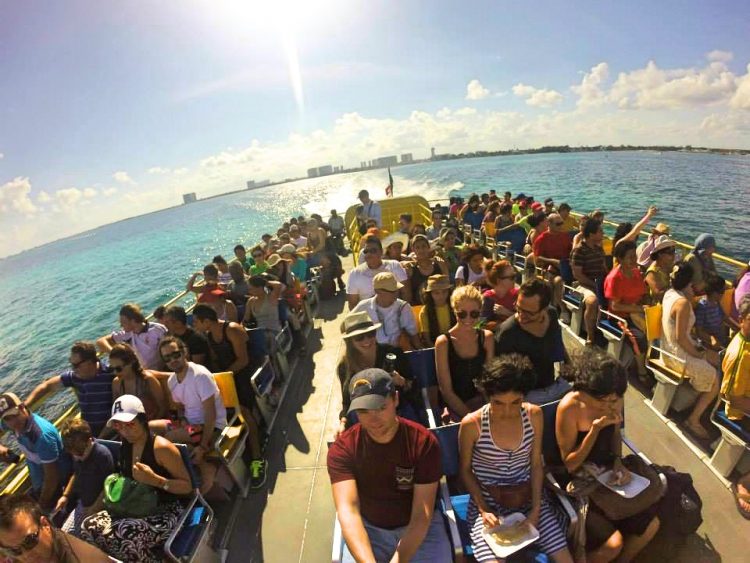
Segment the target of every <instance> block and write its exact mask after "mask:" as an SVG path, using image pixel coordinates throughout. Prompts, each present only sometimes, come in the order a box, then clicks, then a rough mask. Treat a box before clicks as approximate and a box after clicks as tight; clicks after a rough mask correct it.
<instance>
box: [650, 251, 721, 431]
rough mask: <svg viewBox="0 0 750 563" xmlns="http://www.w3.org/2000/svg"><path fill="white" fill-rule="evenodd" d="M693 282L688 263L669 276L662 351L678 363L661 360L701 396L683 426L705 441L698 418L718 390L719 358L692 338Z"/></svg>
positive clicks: (680, 265)
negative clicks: (683, 376) (717, 369)
mask: <svg viewBox="0 0 750 563" xmlns="http://www.w3.org/2000/svg"><path fill="white" fill-rule="evenodd" d="M694 279H695V276H694V273H693V269H692V267H691V266H690V265H689V264H687V263H685V262H682V263H680V264H677V266H676V267H675V270H674V272H673V273H672V288H671V289H669V290H667V292H666V293H665V294H664V299H663V301H662V307H663V310H662V315H661V326H662V335H663V336H662V340H661V344H662V348H663V349H664V351H665V352H668V353H669V354H671V355H673V356H676V357H677V358H679V359H680V361H678V360H675V359H673V358H672V357H671V356H669V355H666V354H665V355H663V357H662V360H663V361H664V364H665V365H666V366H667V367H668V368H670V369H672V370H674V371H676V372H677V373H683V372H684V373H685V375H686V376H687V377H688V378H689V379H690V385H692V386H693V388H694V389H695V390H696V391H698V392H699V393H700V395H699V396H698V400H697V401H696V402H695V406H694V407H693V410H692V411H691V412H690V415H689V416H688V418H687V419H686V420H685V422H684V425H685V428H686V429H687V430H688V431H689V432H691V433H692V434H694V435H695V436H696V437H698V438H700V439H702V440H707V439H708V438H709V437H710V436H709V434H708V432H706V429H705V428H703V425H702V424H701V416H702V415H703V412H704V411H705V410H706V409H707V408H708V407H709V406H711V405H712V404H713V402H714V400H715V399H716V395H717V394H718V391H719V385H718V379H717V375H716V367H715V366H718V358H717V357H716V356H715V355H713V356H707V353H706V350H705V349H704V348H703V347H702V346H700V345H699V344H697V343H696V342H695V341H694V340H693V338H692V337H691V333H692V331H693V326H694V325H695V313H694V312H693V307H692V303H691V301H692V299H693V285H692V282H693V280H694ZM709 360H711V361H713V362H714V365H712V364H711V363H709Z"/></svg>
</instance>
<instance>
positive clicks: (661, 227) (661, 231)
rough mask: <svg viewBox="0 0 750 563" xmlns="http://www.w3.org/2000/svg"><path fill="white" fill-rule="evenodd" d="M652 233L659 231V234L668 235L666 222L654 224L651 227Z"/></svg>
mask: <svg viewBox="0 0 750 563" xmlns="http://www.w3.org/2000/svg"><path fill="white" fill-rule="evenodd" d="M651 232H652V233H659V234H660V235H668V234H669V225H667V224H666V223H657V224H656V226H655V227H654V228H653V229H651Z"/></svg>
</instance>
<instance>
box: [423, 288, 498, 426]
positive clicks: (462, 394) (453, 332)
mask: <svg viewBox="0 0 750 563" xmlns="http://www.w3.org/2000/svg"><path fill="white" fill-rule="evenodd" d="M451 307H453V311H454V313H455V314H456V318H457V321H456V324H455V325H454V326H453V327H452V328H451V329H450V330H449V331H448V332H446V333H445V334H441V335H440V336H439V337H438V338H437V340H436V341H435V364H436V367H437V379H438V386H439V388H440V394H441V395H442V397H443V401H444V402H445V403H446V405H447V407H448V415H449V417H450V418H451V419H452V420H461V418H463V417H464V416H466V415H467V414H468V413H470V412H471V411H472V410H475V409H477V408H479V407H480V406H481V405H482V404H484V399H483V398H482V395H481V394H480V393H479V391H478V389H477V388H476V386H475V381H476V380H477V379H478V378H479V376H480V374H481V373H482V366H484V364H485V362H487V361H488V360H490V359H492V357H493V356H494V353H495V341H494V340H493V338H492V333H491V332H490V331H489V330H485V329H483V328H476V325H477V324H478V323H479V316H480V309H481V307H482V294H481V293H480V292H479V290H478V289H477V288H476V287H474V286H471V285H465V286H463V287H459V288H458V289H456V290H455V291H454V292H453V295H451Z"/></svg>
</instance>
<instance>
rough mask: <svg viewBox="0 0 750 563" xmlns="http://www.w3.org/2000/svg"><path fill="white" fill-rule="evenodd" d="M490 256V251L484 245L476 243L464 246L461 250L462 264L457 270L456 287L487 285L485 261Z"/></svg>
mask: <svg viewBox="0 0 750 563" xmlns="http://www.w3.org/2000/svg"><path fill="white" fill-rule="evenodd" d="M489 257H490V253H489V251H488V250H487V249H486V248H485V247H483V246H477V245H475V244H472V245H468V246H464V249H463V251H462V252H461V265H460V266H459V267H458V269H457V270H456V282H455V283H456V287H460V286H462V285H474V286H476V287H480V286H482V285H485V284H486V282H487V280H486V277H485V271H484V261H485V260H486V259H487V258H489Z"/></svg>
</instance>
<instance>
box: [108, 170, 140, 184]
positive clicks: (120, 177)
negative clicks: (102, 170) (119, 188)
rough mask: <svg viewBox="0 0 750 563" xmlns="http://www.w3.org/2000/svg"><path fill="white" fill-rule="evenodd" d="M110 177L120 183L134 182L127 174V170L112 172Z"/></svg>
mask: <svg viewBox="0 0 750 563" xmlns="http://www.w3.org/2000/svg"><path fill="white" fill-rule="evenodd" d="M112 178H113V179H114V180H115V181H116V182H120V183H121V184H135V182H134V181H133V179H132V178H131V177H130V176H129V175H128V173H127V172H125V171H123V170H118V171H117V172H115V173H114V174H112Z"/></svg>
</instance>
